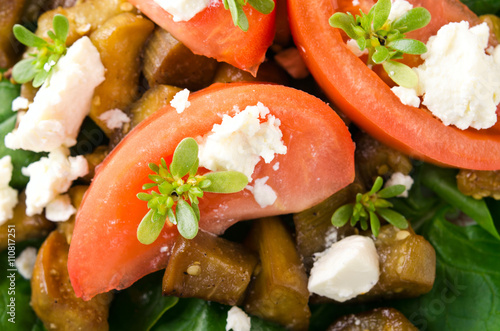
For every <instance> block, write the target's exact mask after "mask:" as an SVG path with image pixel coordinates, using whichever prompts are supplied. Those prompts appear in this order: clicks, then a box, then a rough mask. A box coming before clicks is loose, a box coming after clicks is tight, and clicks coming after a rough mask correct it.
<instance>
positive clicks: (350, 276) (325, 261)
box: [308, 235, 380, 302]
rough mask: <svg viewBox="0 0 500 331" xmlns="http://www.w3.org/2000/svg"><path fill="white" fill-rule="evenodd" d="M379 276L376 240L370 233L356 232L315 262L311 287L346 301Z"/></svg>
mask: <svg viewBox="0 0 500 331" xmlns="http://www.w3.org/2000/svg"><path fill="white" fill-rule="evenodd" d="M379 276H380V270H379V257H378V254H377V249H376V248H375V243H374V242H373V240H372V239H371V238H369V237H363V236H358V235H354V236H349V237H346V238H344V239H342V240H340V241H338V242H336V243H334V244H333V245H332V246H331V247H330V248H329V249H327V251H325V253H323V254H321V256H320V257H319V258H318V260H317V261H315V262H314V265H313V267H312V269H311V276H310V277H309V283H308V289H309V292H311V293H316V294H319V295H322V296H325V297H328V298H331V299H334V300H336V301H339V302H344V301H347V300H349V299H352V298H355V297H356V296H358V295H359V294H363V293H366V292H368V291H369V290H370V289H371V288H372V287H373V286H374V285H375V284H376V283H377V282H378V279H379Z"/></svg>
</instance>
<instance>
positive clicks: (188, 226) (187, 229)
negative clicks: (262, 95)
mask: <svg viewBox="0 0 500 331" xmlns="http://www.w3.org/2000/svg"><path fill="white" fill-rule="evenodd" d="M175 211H176V216H177V229H178V230H179V233H180V234H181V236H183V237H184V238H186V239H193V238H194V237H196V235H197V234H198V218H197V216H196V213H195V212H194V210H193V208H192V207H191V206H190V205H189V203H187V202H186V201H184V200H182V199H181V200H179V201H177V208H176V210H175Z"/></svg>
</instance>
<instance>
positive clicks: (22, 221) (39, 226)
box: [0, 191, 55, 251]
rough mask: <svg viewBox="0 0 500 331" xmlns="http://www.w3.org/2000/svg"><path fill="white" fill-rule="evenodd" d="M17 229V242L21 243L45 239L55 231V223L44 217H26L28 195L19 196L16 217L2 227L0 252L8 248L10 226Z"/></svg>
mask: <svg viewBox="0 0 500 331" xmlns="http://www.w3.org/2000/svg"><path fill="white" fill-rule="evenodd" d="M9 225H15V227H16V242H17V243H20V242H23V241H25V240H28V239H38V238H44V237H45V236H47V234H49V233H50V231H52V229H54V227H55V225H54V223H52V222H50V221H48V220H47V219H46V218H45V216H43V215H34V216H27V215H26V194H25V192H24V191H23V192H21V194H19V203H18V204H17V206H16V207H15V208H14V216H13V217H12V219H10V220H8V221H7V222H6V223H4V224H2V226H0V251H1V250H4V249H6V248H7V243H8V237H7V236H8V231H7V229H8V226H9Z"/></svg>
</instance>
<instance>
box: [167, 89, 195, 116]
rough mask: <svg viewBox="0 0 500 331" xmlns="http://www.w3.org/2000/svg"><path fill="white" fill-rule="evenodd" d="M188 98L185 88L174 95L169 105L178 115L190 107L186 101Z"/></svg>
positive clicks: (187, 91) (189, 103)
mask: <svg viewBox="0 0 500 331" xmlns="http://www.w3.org/2000/svg"><path fill="white" fill-rule="evenodd" d="M188 98H189V90H188V89H187V88H185V89H184V90H182V91H179V92H177V93H176V94H175V95H174V98H173V99H172V100H171V101H170V105H171V106H172V107H174V108H175V110H176V111H177V113H178V114H180V113H182V112H183V111H184V110H186V108H187V107H189V106H190V105H191V102H189V101H188Z"/></svg>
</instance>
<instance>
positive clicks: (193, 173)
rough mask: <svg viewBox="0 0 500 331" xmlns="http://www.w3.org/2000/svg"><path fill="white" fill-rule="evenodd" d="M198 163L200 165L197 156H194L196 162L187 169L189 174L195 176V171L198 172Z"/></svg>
mask: <svg viewBox="0 0 500 331" xmlns="http://www.w3.org/2000/svg"><path fill="white" fill-rule="evenodd" d="M199 165H200V160H199V159H198V158H196V162H195V163H194V164H193V166H192V167H191V169H189V175H190V176H196V173H197V172H198V167H199Z"/></svg>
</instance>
